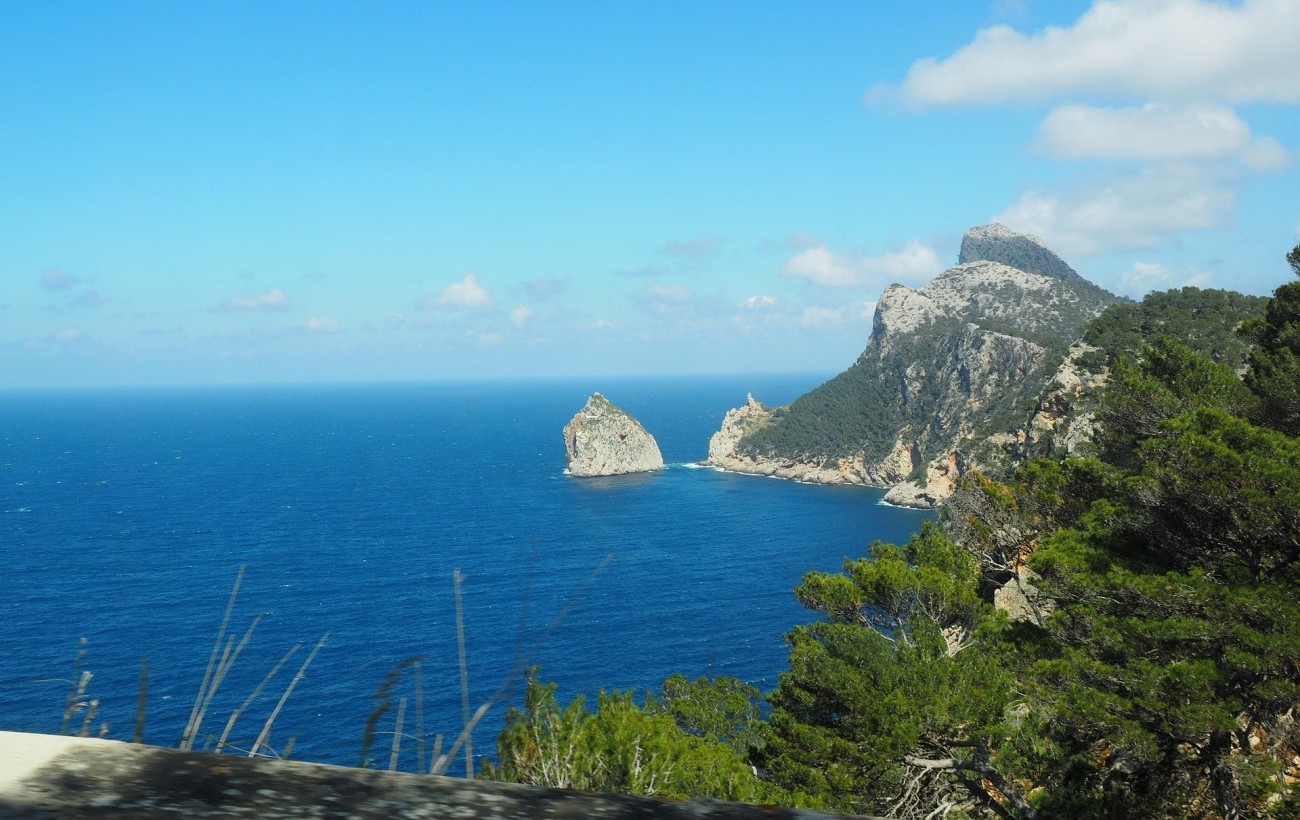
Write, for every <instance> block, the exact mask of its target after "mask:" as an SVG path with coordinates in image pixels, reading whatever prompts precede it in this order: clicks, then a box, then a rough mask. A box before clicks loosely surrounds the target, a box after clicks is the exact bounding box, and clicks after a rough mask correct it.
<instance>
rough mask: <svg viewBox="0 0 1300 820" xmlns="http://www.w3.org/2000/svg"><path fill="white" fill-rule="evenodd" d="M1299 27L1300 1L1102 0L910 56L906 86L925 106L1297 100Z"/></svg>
mask: <svg viewBox="0 0 1300 820" xmlns="http://www.w3.org/2000/svg"><path fill="white" fill-rule="evenodd" d="M1297 31H1300V3H1296V2H1295V0H1246V2H1244V3H1240V4H1237V5H1226V4H1224V3H1219V2H1210V1H1209V0H1097V2H1094V3H1093V5H1092V7H1091V8H1090V9H1089V10H1088V11H1086V12H1085V13H1084V14H1083V15H1082V16H1081V17H1080V18H1079V19H1078V20H1077V21H1076V22H1075V23H1074V25H1072V26H1070V27H1067V28H1061V27H1057V26H1049V27H1047V28H1045V29H1043V30H1042V31H1039V32H1036V33H1033V34H1021V33H1020V32H1018V31H1016V30H1014V29H1012V28H1010V27H1009V26H1004V25H1000V26H993V27H990V28H986V29H982V30H981V31H979V32H978V33H977V34H976V35H975V38H974V40H973V41H972V42H971V43H970V44H969V45H966V46H964V47H963V48H961V49H959V50H958V51H957V52H956V53H954V54H952V55H951V56H949V57H947V58H946V59H942V60H936V59H933V58H927V59H924V60H920V61H918V62H916V63H915V64H913V65H912V67H911V69H910V70H909V71H908V73H907V77H906V78H905V79H904V81H903V83H902V86H901V88H900V89H899V91H900V92H901V95H902V97H903V99H904V101H906V102H908V103H910V104H912V105H914V106H919V107H926V106H941V105H953V104H965V103H1002V102H1009V101H1013V100H1044V99H1052V98H1059V97H1062V96H1064V95H1069V94H1073V93H1077V92H1101V93H1106V94H1116V93H1119V94H1128V95H1132V96H1137V97H1145V98H1154V99H1163V100H1190V99H1197V100H1204V99H1220V100H1224V101H1228V102H1254V101H1264V102H1281V103H1295V102H1300V60H1296V59H1295V42H1296V32H1297ZM873 93H878V92H875V91H873Z"/></svg>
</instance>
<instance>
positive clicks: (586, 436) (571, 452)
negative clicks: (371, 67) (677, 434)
mask: <svg viewBox="0 0 1300 820" xmlns="http://www.w3.org/2000/svg"><path fill="white" fill-rule="evenodd" d="M564 458H565V460H566V461H567V462H568V465H569V475H574V476H600V475H621V474H623V473H645V472H651V471H654V470H662V469H663V468H664V458H663V456H662V455H660V453H659V445H658V444H657V443H656V442H655V439H654V436H652V435H650V434H649V433H648V432H646V429H645V428H644V427H642V426H641V423H640V422H639V421H637V420H636V419H634V418H632V416H631V415H629V414H628V413H627V412H625V411H624V410H622V409H620V408H619V407H618V406H617V405H615V404H614V403H613V402H612V401H610V400H609V399H607V398H605V397H604V396H602V395H601V394H600V393H592V394H591V397H590V398H589V399H587V404H586V405H585V406H584V407H583V408H582V409H581V410H579V411H578V414H577V415H575V416H574V417H573V419H572V420H571V421H570V422H569V423H568V424H566V425H564Z"/></svg>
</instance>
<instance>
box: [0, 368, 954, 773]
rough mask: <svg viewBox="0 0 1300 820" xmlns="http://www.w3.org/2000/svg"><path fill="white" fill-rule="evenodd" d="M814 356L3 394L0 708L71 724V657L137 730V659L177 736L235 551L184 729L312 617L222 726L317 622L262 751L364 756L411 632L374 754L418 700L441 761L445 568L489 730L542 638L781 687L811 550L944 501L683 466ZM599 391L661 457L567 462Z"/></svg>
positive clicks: (416, 750) (419, 715)
mask: <svg viewBox="0 0 1300 820" xmlns="http://www.w3.org/2000/svg"><path fill="white" fill-rule="evenodd" d="M823 378H824V377H823V376H819V375H802V376H789V375H787V376H761V377H756V376H727V377H708V378H704V377H688V378H680V377H674V378H640V379H601V380H584V381H545V380H537V381H516V382H473V383H428V384H407V385H351V386H276V387H244V388H183V389H182V388H169V389H130V390H126V389H123V390H94V391H47V392H30V393H28V392H9V393H4V394H0V554H2V555H3V580H4V588H3V596H2V597H0V729H12V730H23V731H42V732H52V731H58V730H59V729H60V726H61V723H62V722H63V716H64V705H65V700H66V698H67V695H68V690H69V681H70V680H71V679H73V678H74V676H75V675H76V674H77V672H78V671H79V670H81V669H84V670H89V671H90V672H92V673H93V678H92V679H91V681H90V684H89V688H88V690H87V693H86V694H87V698H95V699H98V708H97V712H96V714H95V717H94V720H93V721H92V722H91V727H90V728H91V731H92V732H94V733H98V732H99V731H100V729H101V726H102V724H104V722H107V731H108V736H109V737H115V738H121V739H129V738H130V737H131V736H132V733H133V726H134V721H135V715H136V706H137V694H138V691H139V683H140V672H141V664H142V659H146V658H147V664H148V686H147V717H146V723H145V729H144V739H145V741H146V742H149V743H156V744H160V745H168V746H173V745H175V744H176V743H177V741H178V740H179V739H180V736H181V733H182V730H183V727H184V725H185V722H186V719H187V717H188V716H189V713H190V710H191V706H192V704H193V702H194V698H195V694H196V692H197V690H198V688H199V686H200V683H201V680H202V678H203V675H204V669H205V666H206V665H207V663H208V658H209V655H210V653H211V651H212V644H213V640H214V638H215V636H216V634H217V630H218V628H219V626H220V624H221V620H222V615H223V611H224V609H225V607H226V602H227V598H228V595H229V592H230V589H231V586H232V583H233V582H234V580H235V578H236V575H237V573H238V572H239V568H240V567H241V566H243V567H246V571H245V576H244V579H243V583H242V587H241V589H240V592H239V596H238V599H237V601H236V604H235V606H234V609H233V612H232V616H231V621H230V631H231V632H232V633H234V634H235V636H236V637H238V636H239V635H242V633H243V631H244V629H245V628H246V627H247V626H248V625H249V623H250V622H252V620H253V619H254V618H255V617H256V616H257V615H259V614H262V613H264V618H263V620H262V621H261V622H260V624H259V625H258V627H257V629H256V631H255V632H254V633H253V634H252V637H251V638H250V639H249V641H248V643H247V645H246V647H245V649H244V650H243V652H242V654H241V655H240V656H239V658H238V660H237V662H236V663H235V664H234V665H233V667H232V668H231V671H230V674H229V675H228V677H227V678H226V679H225V681H224V682H223V683H222V684H221V687H220V689H218V690H217V692H216V694H215V696H214V697H213V700H212V704H211V706H210V708H209V710H208V713H207V717H206V719H205V722H204V724H203V726H202V727H201V732H200V739H199V741H198V742H197V743H196V748H205V747H208V748H210V747H211V745H212V744H213V742H214V740H215V738H216V737H217V736H218V735H219V734H220V732H221V730H222V728H223V727H224V725H225V724H226V721H227V718H228V717H229V716H230V715H231V713H232V711H234V710H236V709H237V708H239V707H240V705H241V703H243V701H244V700H245V699H246V698H247V697H248V696H249V695H250V694H251V693H253V692H254V691H255V690H256V688H257V686H258V684H259V682H260V681H261V680H262V679H263V677H264V676H265V675H266V673H267V672H268V671H270V670H271V668H272V667H273V666H274V665H275V664H276V662H277V660H279V659H280V657H281V656H282V655H283V654H284V653H285V652H286V651H288V650H289V649H290V648H292V647H293V646H294V645H295V644H297V643H300V642H301V643H302V644H303V647H302V648H301V649H300V650H299V651H298V652H297V654H296V655H295V656H294V657H293V659H292V660H291V661H289V663H288V664H287V665H286V667H285V669H284V670H283V671H281V672H280V673H279V675H278V676H277V677H276V678H274V679H273V680H272V681H271V682H270V683H269V684H268V685H267V686H266V687H265V689H264V690H263V691H262V693H261V694H260V696H259V697H258V698H257V699H255V700H254V702H253V703H251V704H250V705H249V706H248V708H247V709H246V710H245V711H243V713H242V716H241V717H240V719H239V721H238V722H237V723H236V725H235V728H234V731H233V733H232V735H231V743H232V744H233V747H234V748H235V749H247V748H248V746H249V745H250V744H251V743H252V742H253V740H254V738H255V737H256V736H257V734H258V733H259V731H260V730H261V729H262V726H263V724H264V723H265V722H266V720H267V718H268V716H269V715H270V714H271V712H272V710H273V709H274V708H275V705H276V702H277V701H278V700H279V699H280V697H281V695H282V693H283V692H284V690H285V688H286V687H287V686H289V684H290V680H291V679H292V677H293V675H294V673H295V672H296V671H297V669H298V668H299V666H300V664H301V662H302V660H303V659H304V658H305V656H306V655H307V653H308V652H309V651H310V649H311V648H312V647H313V646H314V645H315V644H316V643H317V641H319V640H320V638H321V637H322V635H325V634H326V633H328V638H327V639H326V641H325V643H324V646H323V648H322V649H321V650H320V652H319V654H318V655H317V656H316V657H315V659H314V660H313V661H312V663H311V665H310V667H309V668H308V669H307V671H306V674H305V676H304V677H303V678H302V679H301V680H300V681H299V682H298V683H297V684H296V686H295V687H294V689H293V691H292V694H291V695H290V697H289V698H288V700H287V701H285V704H284V706H283V708H282V710H281V711H280V713H279V715H278V716H277V717H276V719H275V721H274V723H273V725H272V728H271V733H270V741H269V743H270V752H271V753H276V754H283V753H285V752H290V753H291V755H292V756H293V757H295V758H298V759H308V760H317V761H323V762H331V763H342V764H349V765H351V764H356V763H358V762H359V760H360V754H361V747H362V738H363V736H364V734H365V727H366V722H367V716H368V715H369V714H370V713H371V711H372V709H373V708H374V706H375V703H376V700H375V697H376V694H377V692H378V691H379V690H380V688H381V685H382V684H383V683H384V681H385V677H386V675H387V674H388V673H389V671H390V670H391V669H393V668H394V667H395V666H396V665H398V664H399V663H401V662H402V661H404V660H406V659H410V658H416V657H419V658H422V660H421V662H420V664H419V669H420V675H419V678H420V680H419V682H418V683H417V680H416V678H417V676H416V674H415V667H414V666H413V665H408V666H406V667H405V668H404V669H403V670H402V671H401V672H400V674H398V675H397V676H396V678H395V679H394V680H395V683H394V685H393V687H392V689H391V695H392V700H393V708H391V709H390V710H389V711H387V712H386V713H384V715H383V716H382V717H381V718H380V719H379V721H378V723H377V724H376V733H375V738H376V739H375V743H374V745H375V751H374V755H373V756H374V757H375V758H376V759H378V761H379V763H380V764H381V765H387V762H388V753H389V750H390V748H391V745H392V733H393V732H394V730H395V728H396V724H395V719H396V714H397V711H398V710H397V708H396V706H397V701H398V699H399V698H401V697H405V698H407V699H408V706H407V708H406V711H405V714H404V722H403V726H402V735H403V738H404V739H403V742H402V744H401V745H402V749H403V751H402V754H401V762H400V767H401V768H403V769H405V770H408V771H409V770H414V769H415V768H417V767H418V766H419V765H420V760H421V759H423V760H424V764H423V765H424V766H425V767H426V768H427V766H428V761H427V757H426V755H427V754H428V750H429V748H430V747H431V745H432V744H433V742H434V738H435V736H436V735H437V734H442V735H444V736H445V737H446V740H444V746H443V748H444V749H445V748H447V747H448V746H449V745H450V742H451V738H453V737H455V735H456V734H457V733H458V732H459V731H460V729H461V726H462V703H461V688H460V671H459V666H458V661H457V657H458V656H457V640H456V635H457V628H456V606H455V587H454V584H453V573H454V572H455V571H456V570H459V571H460V572H461V573H462V574H463V576H464V581H463V584H462V596H463V601H464V629H465V642H466V651H467V658H468V667H467V672H468V680H469V688H470V692H471V709H477V708H478V707H479V706H480V705H481V704H483V703H485V702H488V701H489V700H490V699H492V698H493V696H494V695H498V696H499V698H500V699H499V700H498V701H496V702H495V703H494V705H493V706H492V707H491V708H490V709H489V710H488V711H487V713H486V716H485V717H484V719H483V721H482V723H481V724H480V725H479V728H478V729H477V731H476V732H475V735H474V744H475V745H474V752H475V754H476V755H477V756H479V757H482V756H484V755H489V756H490V755H492V754H493V753H494V745H493V744H494V740H495V737H496V734H497V733H498V731H499V730H500V728H501V725H502V720H503V718H504V715H505V710H506V707H507V705H509V704H511V703H514V704H518V703H520V702H521V701H522V691H523V687H522V684H521V683H520V682H519V681H518V678H517V676H516V677H514V678H512V674H511V673H512V671H517V670H518V669H519V668H520V667H521V666H522V665H525V664H538V665H540V667H541V677H542V679H543V680H551V681H555V682H557V684H558V687H559V688H558V693H557V694H558V696H559V697H560V699H561V700H563V701H566V702H567V700H569V699H570V698H571V697H573V696H574V695H577V694H585V695H587V696H588V697H589V698H591V696H593V695H594V693H596V692H598V691H599V690H600V689H602V688H604V689H633V690H636V691H637V692H643V691H645V690H649V689H655V688H656V687H657V686H658V685H659V684H660V683H661V682H662V681H663V679H664V678H665V677H667V676H668V675H671V674H673V673H682V674H685V675H687V676H689V677H692V678H693V677H696V676H700V675H708V676H718V675H729V676H735V677H738V678H741V679H742V680H745V681H748V682H750V683H752V684H754V685H755V686H757V687H759V688H760V689H762V690H764V691H768V690H770V689H771V688H772V687H773V686H774V685H775V684H776V681H777V677H778V675H780V673H781V672H782V670H783V669H784V668H785V661H786V647H785V644H784V642H783V635H784V634H785V633H786V632H787V631H789V630H790V628H791V627H792V626H794V625H795V624H797V623H800V622H802V621H806V620H810V619H812V617H813V616H812V614H811V613H808V612H807V611H805V610H803V609H802V608H801V607H800V606H799V604H798V602H797V601H796V600H795V598H794V596H793V594H792V592H791V590H792V587H793V586H794V585H795V584H796V583H798V582H799V579H800V577H801V576H802V575H803V573H804V572H806V571H808V570H813V569H817V570H837V569H839V568H840V566H841V564H842V563H843V561H844V559H845V558H846V557H852V556H859V555H862V554H863V553H864V550H865V548H866V546H867V545H868V544H869V543H870V542H872V541H874V540H876V539H882V540H889V541H901V540H905V539H906V538H907V537H908V535H909V534H910V533H911V532H913V531H915V530H916V529H917V528H918V527H919V526H920V524H921V522H922V521H923V520H925V519H926V517H927V516H928V515H929V514H927V513H922V512H917V511H912V510H904V509H898V508H894V507H889V506H885V505H882V504H880V503H879V502H880V497H881V492H880V491H877V490H872V489H866V488H848V487H823V486H810V485H803V484H799V483H795V482H790V481H780V480H774V479H766V478H759V477H753V476H744V475H736V474H731V473H725V472H720V471H716V470H712V469H705V468H699V467H697V466H695V464H694V462H696V461H698V460H700V459H702V458H704V457H705V455H706V452H707V447H708V440H709V436H710V435H711V434H712V433H713V432H714V431H715V430H716V429H717V428H718V426H719V424H720V422H721V420H722V416H723V414H724V413H725V412H726V410H727V409H728V408H730V407H734V406H737V405H739V404H741V403H743V402H744V400H745V394H746V393H747V392H749V391H753V392H754V394H755V395H756V396H757V397H758V398H759V399H760V400H763V401H765V402H767V403H773V404H778V403H785V402H788V401H790V400H792V399H793V398H795V397H796V396H798V395H799V394H800V393H803V392H805V391H807V390H808V389H810V388H812V387H814V386H816V385H817V384H818V383H820V382H821V381H822V380H823ZM597 389H598V390H601V391H602V392H603V393H605V395H606V396H608V397H609V398H610V399H612V400H613V401H614V402H616V403H618V404H619V405H620V406H622V407H623V408H624V409H626V410H628V411H629V412H631V413H632V414H633V415H635V416H636V417H637V418H639V419H640V420H641V421H642V422H643V423H644V424H645V426H646V427H647V428H648V429H649V430H650V431H651V432H652V433H653V434H654V435H655V437H656V438H657V440H658V442H659V445H660V448H661V450H662V451H663V455H664V459H665V461H666V462H668V465H669V466H668V469H666V470H664V471H663V472H661V473H655V474H645V475H637V476H623V477H612V478H601V479H576V478H572V477H570V476H568V475H566V474H565V473H564V466H565V465H564V447H563V442H562V439H561V433H560V430H561V428H562V426H563V425H564V424H565V423H566V422H567V421H568V419H569V418H570V417H572V415H573V414H574V413H575V412H576V411H577V410H578V409H579V408H580V407H581V406H582V405H583V403H584V402H585V400H586V397H587V395H588V394H589V393H590V392H591V391H592V390H597ZM82 638H84V639H85V643H84V652H81V658H80V661H79V665H78V654H79V651H80V650H79V644H80V642H81V639H82ZM512 679H513V680H514V681H515V683H514V685H513V686H512V685H510V683H509V682H510V681H511V680H512ZM417 703H419V704H420V706H419V708H417ZM84 717H85V712H84V711H81V712H78V713H77V715H76V716H75V717H74V719H73V725H72V728H73V729H79V728H80V727H81V724H82V721H83V720H84ZM421 739H423V740H424V741H425V742H426V744H427V745H426V746H425V747H424V750H423V751H422V752H421V751H420V740H421ZM452 771H453V772H455V771H463V764H461V766H460V768H453V770H452Z"/></svg>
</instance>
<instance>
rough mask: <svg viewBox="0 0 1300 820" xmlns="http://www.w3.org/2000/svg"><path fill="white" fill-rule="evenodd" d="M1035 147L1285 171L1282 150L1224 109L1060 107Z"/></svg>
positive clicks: (1077, 155) (1070, 154) (1073, 154)
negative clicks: (1238, 162)
mask: <svg viewBox="0 0 1300 820" xmlns="http://www.w3.org/2000/svg"><path fill="white" fill-rule="evenodd" d="M1035 146H1036V147H1037V148H1038V150H1040V151H1042V152H1043V153H1046V154H1048V155H1050V156H1053V157H1058V158H1062V159H1084V158H1088V157H1098V158H1105V159H1139V160H1212V159H1225V158H1237V159H1240V160H1241V161H1243V162H1244V163H1246V164H1247V165H1248V166H1250V167H1252V168H1254V169H1256V170H1260V171H1268V170H1278V169H1280V168H1283V167H1285V166H1286V164H1287V161H1288V158H1287V154H1286V151H1285V150H1284V149H1283V148H1282V146H1281V145H1280V144H1278V142H1277V140H1275V139H1272V138H1271V137H1264V138H1255V137H1252V135H1251V133H1250V126H1248V125H1247V124H1246V123H1245V122H1243V121H1242V119H1241V118H1240V117H1238V116H1237V114H1236V112H1234V111H1233V110H1232V109H1230V108H1227V107H1225V106H1222V105H1212V104H1204V103H1198V104H1190V105H1169V104H1165V103H1147V104H1146V105H1143V106H1141V107H1138V108H1098V107H1095V106H1091V105H1079V104H1076V105H1062V106H1058V107H1057V108H1054V109H1053V110H1052V111H1051V112H1050V113H1049V114H1048V115H1047V117H1046V119H1044V120H1043V122H1042V124H1040V125H1039V127H1038V135H1037V137H1036V139H1035Z"/></svg>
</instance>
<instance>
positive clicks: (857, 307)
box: [799, 302, 875, 330]
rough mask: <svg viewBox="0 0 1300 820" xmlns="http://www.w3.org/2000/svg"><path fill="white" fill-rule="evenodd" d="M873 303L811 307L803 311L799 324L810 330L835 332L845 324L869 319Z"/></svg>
mask: <svg viewBox="0 0 1300 820" xmlns="http://www.w3.org/2000/svg"><path fill="white" fill-rule="evenodd" d="M874 307H875V302H852V303H850V304H847V305H840V306H839V307H823V306H818V305H813V306H810V307H806V308H804V310H803V315H802V316H800V318H799V323H800V324H801V325H803V326H804V327H806V328H809V329H812V330H837V329H839V328H841V327H843V326H844V325H846V324H849V323H852V322H857V323H863V322H864V321H865V320H868V319H870V318H871V311H872V309H873V308H874Z"/></svg>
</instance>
